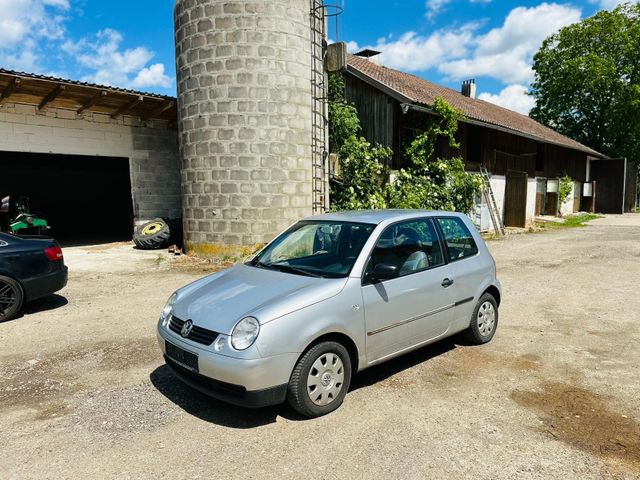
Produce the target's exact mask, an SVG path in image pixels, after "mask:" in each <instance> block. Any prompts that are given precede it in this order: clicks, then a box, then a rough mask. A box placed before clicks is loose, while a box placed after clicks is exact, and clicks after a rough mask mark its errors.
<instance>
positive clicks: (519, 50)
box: [439, 3, 582, 83]
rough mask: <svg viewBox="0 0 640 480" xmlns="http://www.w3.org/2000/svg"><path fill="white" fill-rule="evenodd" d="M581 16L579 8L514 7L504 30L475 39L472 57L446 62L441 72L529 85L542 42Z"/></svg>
mask: <svg viewBox="0 0 640 480" xmlns="http://www.w3.org/2000/svg"><path fill="white" fill-rule="evenodd" d="M581 14H582V12H581V10H580V9H579V8H576V7H572V6H569V5H559V4H556V3H542V4H540V5H538V6H536V7H530V8H527V7H517V8H514V9H513V10H511V12H510V13H509V15H508V16H507V18H506V19H505V21H504V24H503V25H502V26H501V27H498V28H494V29H492V30H490V31H489V32H487V33H486V34H484V35H480V36H477V37H475V38H474V39H473V41H472V43H473V45H474V46H475V49H474V51H473V55H472V56H471V57H469V58H460V59H455V60H451V61H447V62H445V63H443V64H441V65H440V66H439V70H440V71H441V72H442V73H444V74H446V75H447V76H448V77H449V78H451V79H455V80H459V79H463V78H469V77H477V76H487V77H493V78H497V79H499V80H501V81H503V82H505V83H528V82H530V81H531V80H532V78H533V71H532V69H531V63H532V59H533V55H534V54H535V52H536V51H537V50H538V48H539V47H540V45H541V44H542V41H543V40H544V39H545V38H546V37H548V36H549V35H551V34H553V33H555V32H557V31H558V30H559V29H560V28H562V27H564V26H567V25H570V24H572V23H575V22H578V21H579V20H580V18H581Z"/></svg>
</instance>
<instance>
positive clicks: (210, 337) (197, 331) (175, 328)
mask: <svg viewBox="0 0 640 480" xmlns="http://www.w3.org/2000/svg"><path fill="white" fill-rule="evenodd" d="M184 322H185V320H180V319H179V318H178V317H176V316H173V315H172V316H171V320H169V328H170V329H171V331H172V332H175V333H177V334H178V335H180V336H182V334H181V333H180V332H181V331H182V326H183V325H184ZM217 337H218V332H214V331H212V330H207V329H206V328H202V327H198V326H196V325H194V326H193V329H192V330H191V333H190V334H189V335H188V336H187V337H186V338H187V339H189V340H192V341H194V342H197V343H201V344H202V345H211V344H212V343H213V342H214V341H215V339H216V338H217Z"/></svg>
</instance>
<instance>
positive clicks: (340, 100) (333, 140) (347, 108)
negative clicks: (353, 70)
mask: <svg viewBox="0 0 640 480" xmlns="http://www.w3.org/2000/svg"><path fill="white" fill-rule="evenodd" d="M328 91H329V151H330V152H333V153H337V152H338V151H339V150H340V147H341V146H342V145H343V144H344V143H345V142H346V141H347V139H348V138H350V137H352V136H358V135H360V130H361V128H360V120H359V119H358V111H357V110H356V107H354V106H353V105H351V104H349V103H347V101H346V99H345V98H344V79H343V77H342V75H341V74H339V73H331V74H329V88H328Z"/></svg>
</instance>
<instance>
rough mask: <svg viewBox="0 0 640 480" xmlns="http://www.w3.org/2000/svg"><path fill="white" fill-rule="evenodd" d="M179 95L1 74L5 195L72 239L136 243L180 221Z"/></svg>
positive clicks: (0, 192)
mask: <svg viewBox="0 0 640 480" xmlns="http://www.w3.org/2000/svg"><path fill="white" fill-rule="evenodd" d="M176 115H177V114H176V99H175V98H172V97H164V96H160V95H154V94H148V93H143V92H135V91H130V90H124V89H118V88H112V87H106V86H101V85H93V84H89V83H82V82H78V81H72V80H65V79H60V78H53V77H45V76H41V75H33V74H29V73H22V72H15V71H8V70H0V197H4V196H7V195H10V196H27V197H29V198H30V203H31V205H30V206H31V210H32V211H34V212H37V213H38V214H40V215H41V216H42V217H44V218H45V219H47V220H48V221H49V223H50V225H51V226H52V228H53V230H52V234H54V235H55V236H56V237H57V238H59V239H61V240H62V241H65V242H67V243H68V242H71V243H73V242H92V241H97V240H100V241H106V240H109V241H116V240H130V239H131V234H132V226H133V224H134V222H143V221H145V220H148V219H153V218H155V217H164V218H167V219H174V218H180V217H181V192H180V163H179V155H178V134H177V128H176Z"/></svg>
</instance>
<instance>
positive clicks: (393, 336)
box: [157, 210, 501, 417]
mask: <svg viewBox="0 0 640 480" xmlns="http://www.w3.org/2000/svg"><path fill="white" fill-rule="evenodd" d="M500 292H501V287H500V282H498V280H497V278H496V267H495V263H494V260H493V258H492V257H491V254H490V253H489V251H488V250H487V247H486V245H485V243H484V241H483V240H482V238H481V237H480V235H479V234H478V232H477V231H476V229H475V227H474V226H473V224H472V223H471V221H470V220H469V218H468V217H466V216H465V215H462V214H458V213H451V212H429V211H415V210H414V211H411V210H373V211H356V212H344V213H329V214H325V215H320V216H314V217H308V218H306V219H304V220H301V221H300V222H298V223H296V224H295V225H293V226H292V227H290V228H289V229H288V230H286V231H285V232H284V233H282V234H281V235H279V236H278V237H277V238H276V239H275V240H273V241H272V242H271V243H270V244H268V245H267V246H266V247H265V248H263V249H262V250H261V251H260V252H259V253H257V254H256V255H255V256H254V257H253V258H252V259H251V260H250V261H248V262H247V263H244V264H240V265H236V266H234V267H232V268H229V269H228V270H224V271H221V272H218V273H215V274H213V275H209V276H207V277H205V278H202V279H200V280H197V281H195V282H193V283H191V284H190V285H187V286H186V287H183V288H181V289H180V290H178V291H177V292H175V293H174V294H173V295H172V296H171V298H170V299H169V301H168V302H167V304H166V306H165V308H164V310H163V311H162V315H161V317H160V320H159V322H158V328H157V332H158V340H159V343H160V348H161V349H162V351H163V353H164V358H165V360H166V362H167V365H168V366H169V367H170V368H171V370H172V371H173V373H174V374H175V376H176V377H177V378H178V379H180V380H182V381H183V382H184V383H186V384H188V385H190V386H192V387H193V388H195V389H197V390H200V391H202V392H204V393H207V394H208V395H211V396H213V397H215V398H218V399H220V400H223V401H226V402H229V403H233V404H237V405H242V406H247V407H262V406H266V405H273V404H277V403H281V402H283V401H285V400H287V401H288V402H289V403H290V404H291V406H292V407H293V408H294V409H295V410H297V411H298V412H300V413H301V414H303V415H305V416H308V417H316V416H320V415H324V414H326V413H329V412H331V411H332V410H335V409H336V408H338V407H339V406H340V404H341V403H342V401H343V400H344V397H345V395H346V393H347V391H348V389H349V384H350V382H351V378H352V375H353V374H355V373H356V372H359V371H361V370H364V369H365V368H368V367H371V366H373V365H377V364H379V363H381V362H384V361H386V360H389V359H391V358H393V357H396V356H398V355H402V354H403V353H406V352H408V351H410V350H414V349H416V348H419V347H422V346H424V345H427V344H429V343H432V342H435V341H437V340H440V339H443V338H445V337H448V336H450V335H453V334H455V333H458V332H464V333H465V335H466V337H467V338H468V339H469V341H471V342H473V343H475V344H483V343H486V342H488V341H490V340H491V339H492V338H493V335H494V334H495V331H496V327H497V325H498V306H499V305H500V296H501V293H500Z"/></svg>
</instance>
